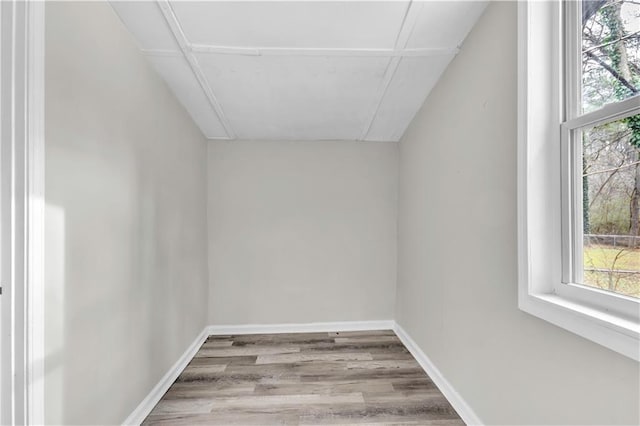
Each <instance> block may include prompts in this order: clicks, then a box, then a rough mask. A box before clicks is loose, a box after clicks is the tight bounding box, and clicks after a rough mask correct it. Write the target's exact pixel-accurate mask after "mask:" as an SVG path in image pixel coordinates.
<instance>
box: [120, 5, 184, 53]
mask: <svg viewBox="0 0 640 426" xmlns="http://www.w3.org/2000/svg"><path fill="white" fill-rule="evenodd" d="M111 5H112V6H113V8H114V10H115V11H116V13H117V14H118V16H119V17H120V19H121V20H122V22H123V23H124V24H125V26H126V27H127V28H128V29H129V31H130V32H131V33H132V34H133V37H134V38H135V39H136V41H137V42H138V47H140V49H143V50H151V49H153V50H172V51H179V50H180V47H179V46H178V43H176V40H175V38H174V37H173V35H172V34H171V29H170V28H169V26H168V25H167V23H166V21H165V19H164V17H163V16H162V13H161V12H160V8H158V5H157V4H156V3H155V2H152V1H148V2H142V1H117V2H112V3H111Z"/></svg>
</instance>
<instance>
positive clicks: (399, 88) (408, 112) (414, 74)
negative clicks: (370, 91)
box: [365, 55, 453, 141]
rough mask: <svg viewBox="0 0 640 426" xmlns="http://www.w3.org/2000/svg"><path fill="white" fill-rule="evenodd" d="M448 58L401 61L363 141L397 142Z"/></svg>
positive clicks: (445, 66) (438, 76)
mask: <svg viewBox="0 0 640 426" xmlns="http://www.w3.org/2000/svg"><path fill="white" fill-rule="evenodd" d="M451 59H453V55H443V56H433V57H405V58H402V61H401V62H400V64H399V65H398V68H397V69H396V73H395V75H394V78H393V80H392V81H391V84H390V86H389V88H388V90H387V92H386V93H385V95H384V97H383V98H382V102H380V107H379V108H378V111H377V113H376V119H375V120H374V122H373V123H372V125H371V128H370V129H369V132H368V133H367V136H366V137H365V140H368V141H398V140H400V138H401V137H402V135H403V134H404V131H405V130H406V128H407V127H408V126H409V123H410V122H411V120H413V117H414V116H415V115H416V112H417V111H418V110H419V109H420V107H421V106H422V104H423V103H424V100H425V99H426V97H427V95H428V94H429V92H430V91H431V89H432V88H433V86H435V84H436V83H437V81H438V79H439V78H440V75H442V72H443V71H444V70H445V69H446V68H447V65H448V64H449V62H450V61H451Z"/></svg>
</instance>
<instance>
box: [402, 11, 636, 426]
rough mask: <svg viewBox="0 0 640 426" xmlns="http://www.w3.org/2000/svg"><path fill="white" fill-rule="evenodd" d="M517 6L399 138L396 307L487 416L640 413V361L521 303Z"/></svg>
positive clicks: (472, 47) (631, 417) (473, 36)
mask: <svg viewBox="0 0 640 426" xmlns="http://www.w3.org/2000/svg"><path fill="white" fill-rule="evenodd" d="M516 19H517V18H516V3H515V2H494V3H492V4H491V5H490V6H489V7H488V8H487V10H486V11H485V13H484V15H483V16H482V17H481V18H480V20H479V22H478V23H477V25H476V27H475V28H474V29H473V30H472V32H471V33H470V35H469V36H468V37H467V39H466V41H465V43H464V45H463V47H462V51H461V52H460V54H459V55H458V56H457V57H456V58H455V59H454V60H453V62H452V63H451V64H450V66H449V67H448V69H447V70H446V71H445V73H444V74H443V76H442V78H441V80H440V81H439V83H438V84H437V86H436V87H435V89H434V90H433V91H432V92H431V95H430V96H429V98H428V99H427V101H426V103H425V105H424V106H423V108H422V109H421V111H420V112H419V113H418V115H417V116H416V118H415V119H414V121H413V123H412V124H411V126H410V127H409V129H408V131H407V133H406V134H405V135H404V137H403V139H402V141H401V143H400V160H399V161H400V165H399V167H400V177H399V212H398V219H399V243H398V254H399V262H398V289H397V308H396V319H397V321H398V323H399V324H400V325H401V326H402V327H403V328H404V329H405V330H406V331H407V332H408V333H409V334H410V335H411V337H412V338H413V339H414V340H415V341H416V342H417V343H418V345H419V346H420V347H421V348H422V350H423V351H424V352H425V353H426V354H427V356H429V358H430V359H431V360H432V361H433V362H434V364H435V365H436V366H437V367H438V368H439V369H440V370H441V371H442V373H443V374H444V376H445V377H446V378H447V379H448V380H449V381H450V382H451V383H452V385H453V386H454V388H455V389H456V390H457V391H458V392H459V393H460V394H461V395H462V397H463V398H464V399H465V400H466V401H467V402H468V403H469V404H470V405H471V407H473V409H474V410H475V411H476V413H477V414H478V415H479V417H480V418H481V419H482V420H483V422H485V423H486V424H503V425H506V424H509V425H516V424H554V425H555V424H581V425H584V424H638V423H639V422H640V414H639V411H640V405H639V404H638V401H639V400H640V390H639V389H640V370H639V367H638V364H637V363H636V362H634V361H632V360H631V359H628V358H626V357H624V356H622V355H619V354H617V353H614V352H612V351H610V350H608V349H605V348H604V347H601V346H599V345H597V344H594V343H592V342H590V341H587V340H585V339H583V338H581V337H578V336H576V335H574V334H572V333H569V332H567V331H565V330H563V329H560V328H558V327H556V326H553V325H551V324H549V323H547V322H545V321H543V320H540V319H538V318H534V317H533V316H530V315H528V314H526V313H524V312H522V311H520V310H518V307H517V275H516V238H517V237H516V77H517V72H516V31H517V23H516Z"/></svg>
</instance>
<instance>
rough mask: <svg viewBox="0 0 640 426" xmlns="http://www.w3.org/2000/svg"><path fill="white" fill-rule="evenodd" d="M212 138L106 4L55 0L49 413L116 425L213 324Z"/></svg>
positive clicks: (49, 44)
mask: <svg viewBox="0 0 640 426" xmlns="http://www.w3.org/2000/svg"><path fill="white" fill-rule="evenodd" d="M205 187H206V141H205V140H204V139H203V137H202V136H201V134H200V132H199V131H198V129H197V128H196V127H195V126H194V124H193V123H192V121H191V119H190V118H189V116H188V115H187V113H186V112H185V111H184V110H183V109H182V107H181V106H180V105H179V104H178V102H177V101H176V100H175V99H174V97H173V95H172V94H171V93H170V91H169V90H168V88H167V87H166V86H165V84H164V83H163V82H162V80H161V79H160V78H159V77H158V76H157V75H156V73H155V72H154V71H153V70H152V68H151V67H150V66H149V65H148V64H147V62H146V60H145V59H144V57H142V55H141V54H140V53H139V52H138V50H137V49H136V47H135V45H134V43H133V41H132V38H131V36H130V35H129V33H128V32H127V31H126V30H125V28H124V27H123V25H122V24H121V23H120V21H119V19H118V18H117V16H116V15H115V14H114V12H113V10H112V9H111V6H110V5H109V4H108V3H106V2H97V3H90V4H89V3H53V2H51V3H47V5H46V203H47V223H46V243H47V256H46V262H47V263H46V285H47V295H46V347H47V357H46V360H45V367H46V395H45V396H46V421H47V423H48V424H119V423H121V422H122V421H123V420H124V419H125V418H126V417H127V416H128V415H129V414H130V413H131V411H132V410H133V409H134V408H135V407H136V406H137V404H138V403H139V402H140V401H141V400H142V399H143V398H144V397H145V396H146V395H147V393H148V392H149V391H150V390H151V388H152V387H153V386H154V385H155V384H156V383H157V382H158V380H159V379H160V378H161V377H162V376H163V375H164V374H165V373H166V371H167V370H168V368H169V367H170V366H171V365H172V364H173V363H174V362H175V361H176V360H177V359H178V357H179V356H180V355H181V354H182V353H183V351H184V350H185V349H186V348H187V347H188V346H189V344H190V343H191V342H192V341H193V339H194V338H195V337H196V336H197V335H198V334H199V333H200V332H201V331H202V329H203V327H204V326H205V324H206V322H207V320H206V311H207V306H206V303H207V302H206V301H207V292H208V286H207V265H206V250H207V247H206V233H205V231H204V230H205V229H206V202H205V200H206V189H205Z"/></svg>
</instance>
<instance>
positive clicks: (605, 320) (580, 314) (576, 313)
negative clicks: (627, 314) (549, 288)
mask: <svg viewBox="0 0 640 426" xmlns="http://www.w3.org/2000/svg"><path fill="white" fill-rule="evenodd" d="M518 307H519V308H520V309H521V310H522V311H524V312H527V313H529V314H531V315H533V316H536V317H538V318H541V319H543V320H545V321H547V322H550V323H552V324H554V325H557V326H558V327H561V328H563V329H565V330H568V331H570V332H572V333H575V334H577V335H579V336H582V337H584V338H586V339H589V340H591V341H593V342H595V343H598V344H600V345H602V346H605V347H607V348H609V349H611V350H613V351H615V352H618V353H620V354H622V355H625V356H627V357H629V358H632V359H634V360H636V361H640V325H639V324H638V323H636V322H635V321H633V320H628V319H626V318H622V317H619V316H616V315H614V314H612V313H610V312H606V311H603V310H599V309H595V308H592V307H589V306H585V305H583V304H580V303H576V302H574V301H571V300H568V299H566V298H563V297H560V296H558V295H555V294H545V293H540V294H525V295H521V297H520V300H519V301H518Z"/></svg>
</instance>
